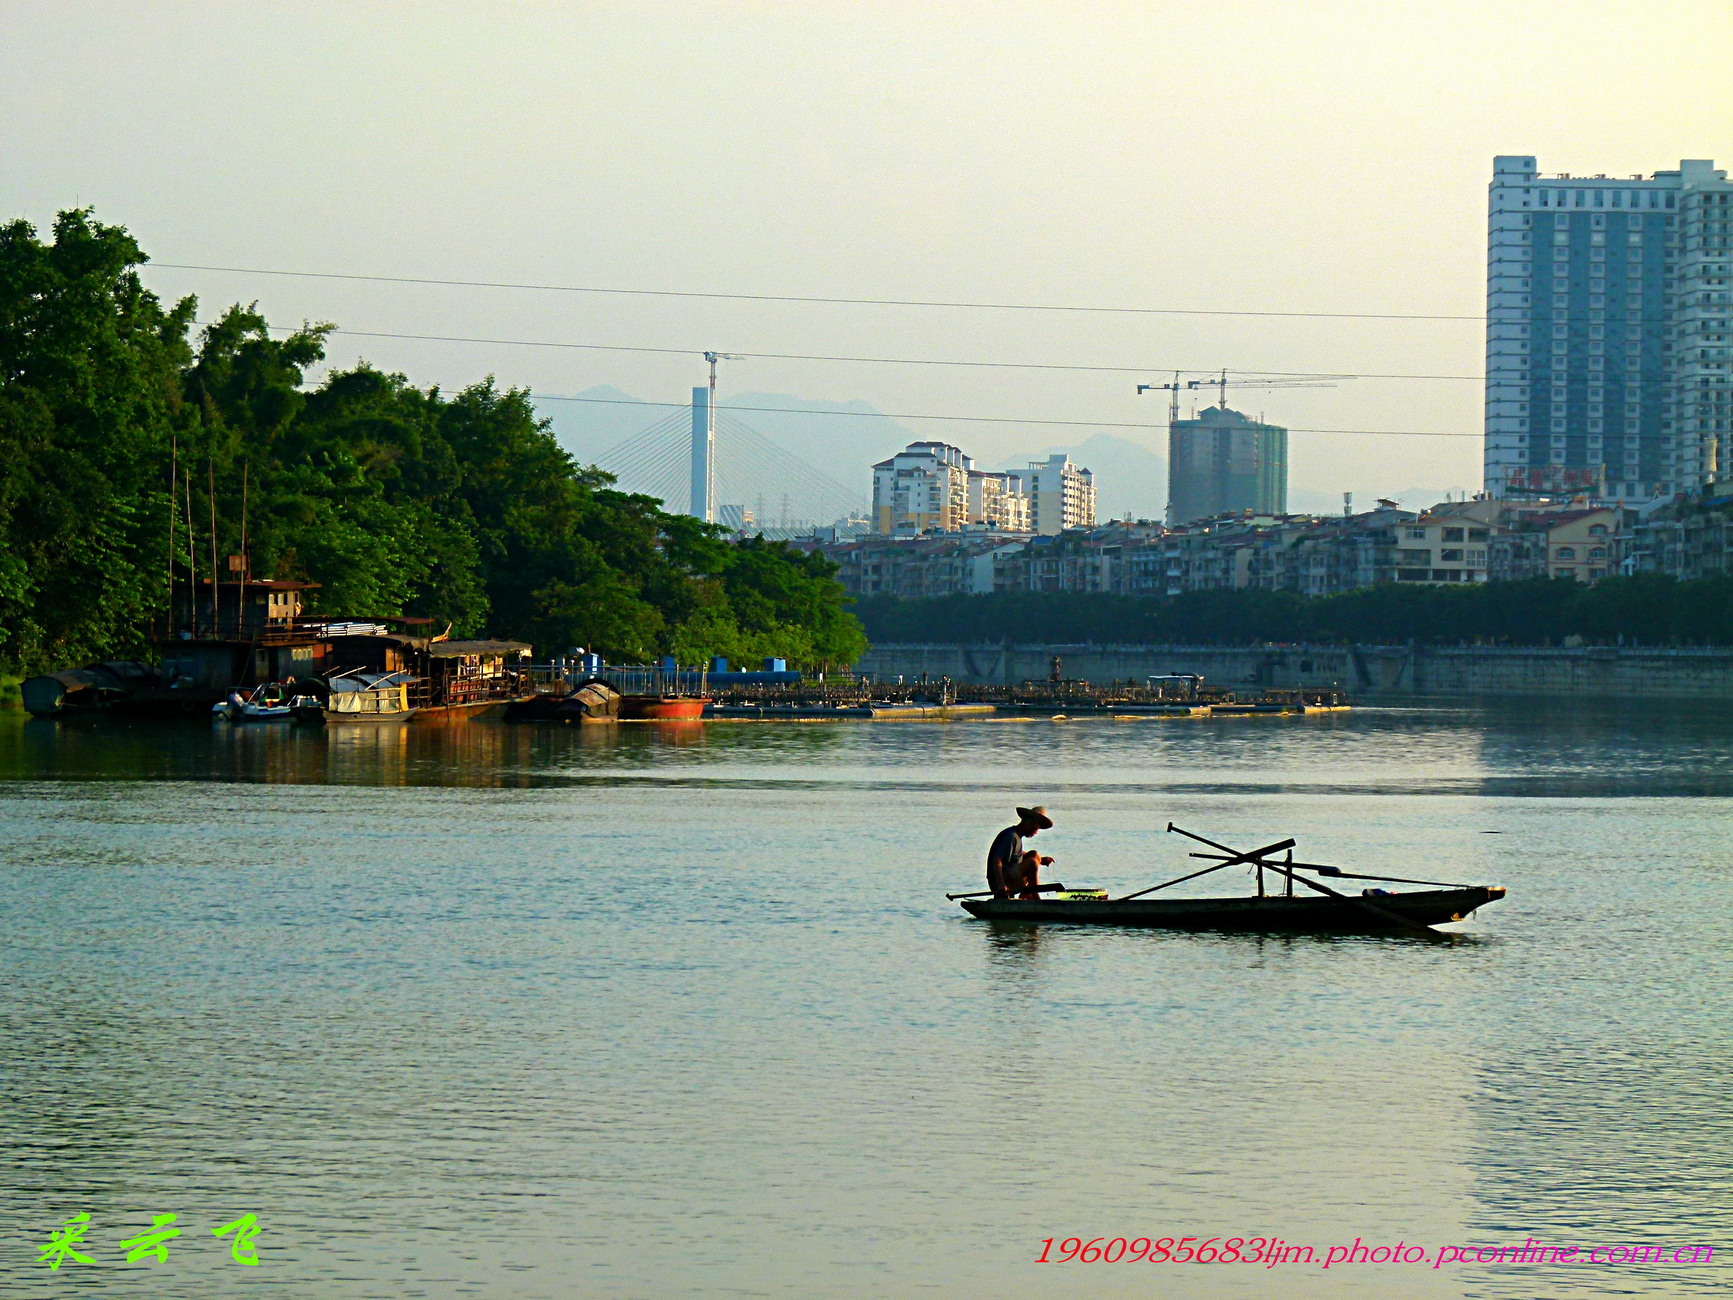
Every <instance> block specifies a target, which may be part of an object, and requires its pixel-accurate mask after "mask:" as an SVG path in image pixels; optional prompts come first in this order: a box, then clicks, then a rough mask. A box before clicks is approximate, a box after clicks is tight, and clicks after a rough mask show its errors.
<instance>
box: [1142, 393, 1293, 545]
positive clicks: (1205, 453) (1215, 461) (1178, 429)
mask: <svg viewBox="0 0 1733 1300" xmlns="http://www.w3.org/2000/svg"><path fill="white" fill-rule="evenodd" d="M1167 463H1168V483H1167V522H1168V523H1169V524H1170V525H1174V526H1177V525H1180V524H1188V523H1191V522H1192V521H1193V520H1197V519H1208V518H1210V517H1211V516H1212V515H1219V514H1225V513H1229V512H1233V513H1236V514H1237V513H1238V512H1240V511H1243V510H1249V511H1251V512H1252V513H1253V514H1274V515H1279V514H1284V513H1285V512H1286V511H1287V508H1288V431H1287V430H1286V429H1284V428H1281V427H1279V426H1277V425H1273V424H1261V423H1259V422H1258V421H1257V420H1253V419H1249V418H1247V417H1246V416H1244V415H1242V414H1241V413H1240V412H1238V411H1234V410H1229V409H1228V408H1227V407H1226V406H1225V405H1223V406H1212V407H1209V408H1207V409H1206V410H1205V411H1204V412H1203V413H1202V414H1201V415H1198V416H1195V417H1194V418H1192V419H1190V420H1175V421H1174V422H1173V426H1172V428H1170V429H1169V430H1168V435H1167Z"/></svg>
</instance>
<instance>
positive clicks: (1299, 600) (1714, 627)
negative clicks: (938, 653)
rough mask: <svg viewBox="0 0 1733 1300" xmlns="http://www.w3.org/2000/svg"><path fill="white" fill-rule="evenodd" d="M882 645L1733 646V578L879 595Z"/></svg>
mask: <svg viewBox="0 0 1733 1300" xmlns="http://www.w3.org/2000/svg"><path fill="white" fill-rule="evenodd" d="M857 612H858V613H859V615H860V618H861V620H862V622H863V623H864V624H865V625H866V629H867V633H868V635H870V636H871V637H872V638H873V639H874V640H876V641H892V642H895V641H903V642H908V641H916V642H919V641H965V642H1005V641H1010V642H1051V643H1065V642H1090V643H1095V644H1105V643H1115V642H1117V643H1122V644H1163V643H1166V644H1187V645H1254V644H1262V643H1267V642H1287V643H1293V642H1310V643H1313V644H1333V645H1344V644H1349V643H1353V642H1359V643H1361V644H1386V645H1389V644H1398V645H1400V644H1406V643H1407V642H1410V641H1414V642H1418V643H1421V644H1426V645H1437V644H1456V643H1463V642H1489V643H1494V644H1506V645H1544V644H1549V643H1550V644H1555V645H1556V644H1559V643H1562V642H1563V641H1565V640H1567V639H1569V638H1571V637H1580V638H1582V639H1583V640H1584V641H1591V642H1608V643H1611V642H1616V641H1621V640H1622V641H1624V642H1627V643H1629V642H1636V643H1639V644H1644V645H1681V644H1694V645H1733V576H1719V577H1714V578H1701V579H1697V580H1694V581H1690V582H1678V581H1675V580H1674V579H1672V578H1668V577H1664V576H1661V575H1658V574H1638V575H1636V576H1634V577H1628V578H1609V579H1606V580H1605V581H1602V582H1598V583H1596V584H1594V585H1593V586H1587V585H1584V584H1582V583H1578V582H1575V581H1573V580H1571V579H1569V578H1533V579H1529V580H1526V581H1522V582H1487V583H1466V584H1463V585H1461V586H1448V587H1446V586H1430V585H1423V584H1419V583H1415V584H1400V585H1386V586H1379V587H1367V588H1363V589H1361V590H1358V591H1350V592H1345V593H1343V594H1342V595H1339V596H1327V597H1323V598H1319V599H1307V598H1305V597H1303V596H1298V595H1295V594H1294V593H1292V592H1283V591H1257V590H1247V591H1197V592H1187V593H1185V594H1183V595H1179V596H1174V597H1171V598H1168V599H1155V598H1149V597H1135V596H1114V595H1106V594H1090V593H1040V592H1001V593H996V594H994V595H984V596H952V597H941V598H938V599H934V600H899V599H896V598H894V597H871V598H868V599H866V600H863V601H861V602H860V605H859V607H858V611H857Z"/></svg>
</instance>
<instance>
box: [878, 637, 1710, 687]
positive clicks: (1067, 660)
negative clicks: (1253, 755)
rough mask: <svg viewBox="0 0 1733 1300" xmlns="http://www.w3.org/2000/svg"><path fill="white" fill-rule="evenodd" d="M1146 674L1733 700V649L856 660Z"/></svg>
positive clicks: (1096, 677)
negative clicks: (1055, 664) (1055, 661)
mask: <svg viewBox="0 0 1733 1300" xmlns="http://www.w3.org/2000/svg"><path fill="white" fill-rule="evenodd" d="M1055 656H1057V657H1058V658H1059V660H1060V667H1061V672H1062V674H1063V675H1064V676H1065V677H1068V678H1081V679H1083V680H1086V681H1092V682H1108V681H1111V680H1114V679H1118V680H1121V681H1125V680H1132V681H1140V680H1142V679H1143V678H1145V677H1149V676H1153V675H1156V674H1161V673H1202V674H1203V676H1204V679H1205V680H1206V681H1208V682H1210V683H1212V684H1215V685H1220V686H1230V687H1233V686H1240V687H1257V686H1270V687H1291V686H1332V685H1333V686H1340V687H1341V688H1343V689H1344V690H1347V691H1348V692H1350V693H1351V694H1353V695H1356V696H1370V695H1593V696H1654V697H1660V696H1673V697H1678V698H1687V697H1692V698H1705V699H1708V698H1713V699H1733V647H1728V648H1723V647H1713V648H1703V649H1698V648H1682V649H1660V648H1648V647H1641V646H1626V647H1619V648H1614V647H1610V646H1582V647H1577V648H1554V647H1540V646H1446V647H1435V648H1426V647H1412V646H1358V645H1357V646H1245V647H1235V646H1172V645H1103V646H1093V645H1017V646H997V645H954V644H953V645H946V644H938V645H914V644H884V645H875V646H873V647H872V648H871V649H870V650H868V651H867V653H866V655H865V657H864V658H862V659H861V661H860V663H859V664H858V665H857V666H856V671H858V672H862V673H870V674H872V675H873V676H874V677H877V678H878V679H880V680H881V681H883V680H894V679H895V678H897V677H899V676H900V677H902V678H904V679H905V680H913V679H918V678H919V677H920V676H921V675H922V674H923V673H925V674H926V675H927V677H928V678H929V679H937V678H939V677H949V678H951V679H952V680H953V681H958V682H983V683H1001V684H1014V683H1017V682H1023V681H1044V680H1046V678H1047V676H1048V674H1049V672H1050V670H1051V667H1052V662H1053V659H1054V657H1055Z"/></svg>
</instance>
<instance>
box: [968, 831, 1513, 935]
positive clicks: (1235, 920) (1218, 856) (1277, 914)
mask: <svg viewBox="0 0 1733 1300" xmlns="http://www.w3.org/2000/svg"><path fill="white" fill-rule="evenodd" d="M1167 829H1168V830H1169V831H1172V832H1175V833H1177V834H1180V835H1184V836H1186V837H1187V838H1189V839H1194V840H1197V841H1198V842H1200V843H1202V844H1207V845H1209V846H1210V847H1211V848H1214V849H1216V850H1218V851H1217V852H1215V853H1194V854H1192V856H1193V857H1197V858H1206V859H1213V860H1214V865H1213V866H1208V867H1204V868H1203V869H1202V870H1199V871H1193V872H1190V873H1189V874H1187V875H1184V876H1179V877H1177V878H1176V879H1173V880H1168V881H1164V882H1163V883H1161V884H1159V885H1153V886H1151V887H1150V888H1149V889H1145V890H1140V891H1138V892H1137V893H1135V894H1127V895H1126V896H1125V897H1123V898H1111V897H1109V896H1108V893H1107V891H1106V890H1104V889H1067V888H1066V887H1065V886H1064V885H1043V886H1041V888H1040V891H1039V892H1040V894H1041V895H1042V896H1041V897H1038V898H995V897H993V896H991V895H990V894H979V893H976V894H948V895H946V897H948V898H951V899H953V900H960V901H961V903H962V905H963V908H964V910H965V911H967V912H968V913H969V915H971V916H975V917H979V918H980V919H981V920H984V921H1021V922H1066V923H1070V924H1078V925H1121V926H1141V927H1158V928H1166V929H1189V930H1268V931H1276V930H1288V931H1293V930H1306V931H1319V932H1325V931H1345V930H1351V931H1372V932H1376V931H1394V932H1407V933H1411V934H1420V935H1424V936H1425V937H1428V938H1434V939H1449V938H1451V937H1452V936H1451V935H1449V934H1445V933H1441V932H1439V931H1437V930H1434V929H1432V928H1431V927H1432V926H1434V925H1442V924H1445V923H1447V922H1451V921H1461V920H1464V919H1466V918H1467V917H1469V916H1471V915H1472V914H1473V913H1474V911H1475V910H1476V909H1477V908H1481V907H1484V906H1486V904H1488V903H1496V902H1497V901H1498V900H1499V899H1501V898H1503V897H1504V893H1505V891H1504V888H1503V887H1502V886H1500V885H1456V884H1450V883H1448V882H1445V881H1437V880H1413V879H1409V878H1406V877H1401V876H1375V875H1365V874H1362V873H1359V872H1353V871H1344V870H1343V869H1342V868H1340V867H1331V866H1325V865H1323V864H1321V863H1306V862H1295V861H1294V853H1293V849H1294V841H1293V840H1282V841H1279V842H1278V843H1275V844H1271V845H1267V846H1265V847H1264V848H1261V849H1254V850H1252V851H1250V852H1247V853H1241V852H1238V851H1237V850H1234V849H1231V848H1229V847H1228V846H1227V845H1225V844H1217V843H1216V842H1215V841H1214V840H1206V839H1204V838H1203V837H1202V836H1201V835H1193V834H1192V833H1191V832H1190V831H1186V830H1181V829H1180V828H1179V827H1177V826H1174V825H1173V824H1172V823H1169V825H1168V828H1167ZM1277 854H1282V855H1284V856H1282V857H1277V856H1276V855H1277ZM1236 866H1244V867H1247V868H1248V869H1249V870H1250V871H1252V872H1253V873H1254V874H1255V875H1256V877H1257V893H1256V894H1253V895H1251V896H1249V897H1239V898H1164V899H1155V898H1150V897H1149V895H1150V894H1153V893H1156V892H1158V891H1160V890H1163V889H1166V888H1167V887H1168V886H1170V885H1177V884H1179V883H1181V882H1182V881H1186V880H1192V879H1195V878H1196V877H1198V876H1203V875H1207V874H1208V873H1210V872H1212V871H1219V870H1221V869H1222V868H1223V867H1236ZM1266 872H1267V873H1270V875H1271V876H1273V877H1274V880H1275V881H1276V883H1277V884H1278V886H1279V888H1278V889H1277V890H1276V891H1274V892H1270V891H1267V890H1266V888H1265V885H1266ZM1306 873H1310V874H1309V875H1308V874H1306ZM1313 876H1320V877H1323V878H1325V879H1345V880H1378V881H1384V882H1386V883H1394V884H1410V885H1432V886H1436V888H1431V889H1415V890H1406V891H1401V892H1392V891H1389V890H1385V889H1373V888H1368V889H1362V890H1360V891H1359V892H1358V893H1345V892H1340V891H1338V890H1335V889H1332V888H1330V887H1329V886H1328V885H1325V884H1322V883H1320V881H1318V880H1315V879H1313V878H1312V877H1313ZM1296 883H1297V884H1299V885H1300V886H1302V887H1303V888H1304V889H1305V890H1307V891H1309V892H1306V893H1296V892H1295V889H1294V886H1295V884H1296Z"/></svg>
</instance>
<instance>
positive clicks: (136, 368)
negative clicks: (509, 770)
mask: <svg viewBox="0 0 1733 1300" xmlns="http://www.w3.org/2000/svg"><path fill="white" fill-rule="evenodd" d="M143 261H144V255H143V253H142V251H141V250H140V249H139V247H138V246H137V244H136V243H135V242H134V241H133V240H132V238H131V237H130V236H129V235H128V234H127V233H126V232H125V231H124V230H122V229H120V228H118V227H113V226H104V225H101V224H99V223H97V222H96V221H95V220H94V219H93V218H92V216H91V214H90V213H89V212H88V211H79V212H68V213H63V214H62V215H61V217H60V218H59V219H58V221H57V222H56V223H55V227H54V231H53V237H52V240H51V241H49V242H44V241H41V240H39V239H38V237H37V235H36V232H35V231H34V230H33V229H32V228H31V227H30V226H29V225H28V224H26V223H24V222H14V223H12V224H11V225H9V226H6V227H4V228H0V671H6V670H9V671H35V670H39V669H41V668H44V667H56V666H63V665H65V664H69V663H78V662H83V661H86V660H90V659H97V658H104V657H112V656H120V655H126V656H132V655H144V654H147V653H148V652H149V640H150V633H151V629H152V624H153V621H154V622H155V623H156V624H157V625H158V626H160V625H161V622H162V620H163V618H164V615H165V613H166V610H167V604H168V594H169V589H170V582H171V574H172V580H173V581H174V582H179V583H184V582H185V581H186V578H187V573H188V569H189V567H190V568H193V569H195V570H196V572H197V574H198V576H199V577H200V578H201V579H203V578H206V577H208V576H209V573H210V568H211V555H212V547H213V534H214V538H215V542H214V547H215V551H216V553H217V555H218V556H219V557H226V556H228V555H231V554H240V553H242V551H243V544H244V551H245V554H246V555H247V556H248V558H249V560H250V565H251V569H252V572H253V573H254V574H255V575H257V576H260V577H280V578H304V579H309V580H311V581H313V582H317V583H318V584H320V585H319V587H318V589H317V590H316V591H314V592H313V593H311V605H312V608H313V609H314V610H315V611H318V612H323V613H330V614H348V615H353V616H358V617H367V616H375V617H378V616H389V615H402V614H409V615H422V616H426V617H430V618H433V619H435V620H437V621H438V622H439V623H441V624H445V623H449V624H450V625H451V627H452V629H453V631H454V633H455V634H457V635H468V634H479V633H483V632H491V633H493V634H495V635H500V636H508V637H516V638H522V639H526V640H530V641H533V642H534V643H535V644H536V645H537V646H538V648H539V649H541V650H542V651H544V652H552V651H559V650H563V649H565V648H567V647H569V646H574V645H583V646H587V647H590V648H593V649H596V650H599V651H601V652H602V653H603V654H605V655H607V656H609V657H610V658H613V659H616V660H626V659H644V658H648V657H650V656H652V655H655V654H659V653H666V652H674V653H676V654H679V655H680V656H681V658H682V660H683V661H685V662H691V661H692V660H694V659H696V658H698V657H700V656H705V655H711V654H725V655H729V656H730V657H734V658H746V657H750V656H754V655H758V654H780V655H784V656H786V657H788V658H789V659H791V660H794V661H796V662H800V663H807V664H823V663H827V662H829V663H839V662H852V661H853V660H854V659H855V658H858V657H859V654H860V652H861V651H862V650H863V649H864V648H865V644H866V643H865V638H864V635H863V634H862V631H861V628H860V625H859V623H858V622H857V621H856V620H855V619H854V618H853V616H852V615H850V614H849V613H848V612H847V610H846V609H845V601H844V596H843V592H842V588H841V587H840V586H839V585H838V584H837V582H836V580H835V576H834V575H835V566H833V565H831V564H829V563H828V562H827V561H826V560H824V559H823V557H818V556H806V555H802V554H799V553H797V552H793V551H791V550H790V549H789V548H788V547H786V546H782V545H773V544H769V543H763V542H749V543H745V544H743V545H731V544H729V543H728V542H726V541H725V540H723V538H722V536H721V530H719V529H717V528H714V527H712V526H710V525H706V524H703V523H700V522H699V521H697V520H693V519H690V518H688V517H685V516H680V515H670V514H667V513H665V512H664V511H663V510H662V508H661V503H660V502H658V501H656V500H654V499H653V498H650V497H645V496H637V495H633V494H630V493H625V492H620V491H618V490H616V489H615V487H614V485H613V482H612V480H611V479H610V478H609V476H608V475H606V474H604V473H603V472H601V471H600V470H597V469H594V468H584V467H580V466H578V465H575V464H574V463H573V462H572V461H571V459H570V457H568V456H567V455H566V453H565V452H564V451H563V450H562V449H561V448H560V446H559V444H558V443H557V442H556V441H555V440H554V438H553V436H552V434H551V433H550V432H549V431H548V428H547V426H546V423H545V422H544V421H541V420H538V419H537V417H536V413H535V409H534V406H533V405H532V403H531V401H530V397H529V394H528V393H527V392H526V391H524V390H520V389H501V388H499V387H497V386H496V385H495V384H494V382H493V381H492V380H491V379H489V380H487V381H485V382H483V383H480V384H476V385H472V386H471V387H469V388H466V389H464V390H463V391H461V392H459V393H456V394H455V395H452V396H449V397H448V396H446V395H445V394H442V393H441V392H440V391H439V390H438V389H437V388H428V389H422V388H418V387H416V386H415V385H414V384H412V383H410V382H409V380H408V379H407V378H405V377H404V376H402V375H395V374H387V373H384V372H381V371H379V370H376V369H373V368H371V367H369V366H365V365H362V366H358V367H356V368H355V369H353V370H347V371H339V372H335V373H331V374H329V375H327V376H326V377H325V378H324V380H323V382H321V383H319V384H318V385H317V386H316V387H313V388H308V387H307V385H306V382H305V375H306V371H307V370H308V368H309V367H311V366H313V365H315V364H317V363H318V362H320V361H321V360H322V359H323V357H324V350H325V349H324V345H325V337H326V335H327V334H328V333H329V331H330V329H331V327H330V326H329V325H314V324H310V325H305V326H303V327H302V328H301V329H299V330H295V331H293V332H290V333H288V334H287V335H285V336H282V337H277V336H274V335H273V333H272V331H271V330H270V329H269V328H268V326H267V323H266V321H265V319H264V317H263V316H261V315H260V314H259V312H258V311H257V310H256V309H254V308H253V307H243V306H235V307H232V308H230V309H229V310H228V311H226V312H224V313H223V314H222V315H221V317H220V318H219V319H218V320H217V321H216V323H214V324H212V325H209V326H207V327H205V328H204V329H203V330H202V331H201V332H200V333H199V334H198V337H197V339H196V344H195V342H194V341H192V340H190V339H189V335H190V332H191V330H192V328H193V319H194V313H195V303H194V301H193V300H192V299H191V298H188V299H184V300H182V301H181V302H179V303H177V304H175V305H174V306H173V307H172V308H170V307H164V306H163V305H162V304H161V303H159V302H158V300H157V299H156V298H155V297H154V296H153V295H151V294H150V293H149V292H147V291H146V290H145V289H144V288H143V287H142V285H141V284H140V283H139V279H138V275H137V270H136V268H137V267H138V266H139V265H140V264H141V263H142V262H143ZM171 534H172V537H173V539H174V544H173V548H172V552H171V546H170V538H171ZM189 544H190V555H189Z"/></svg>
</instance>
